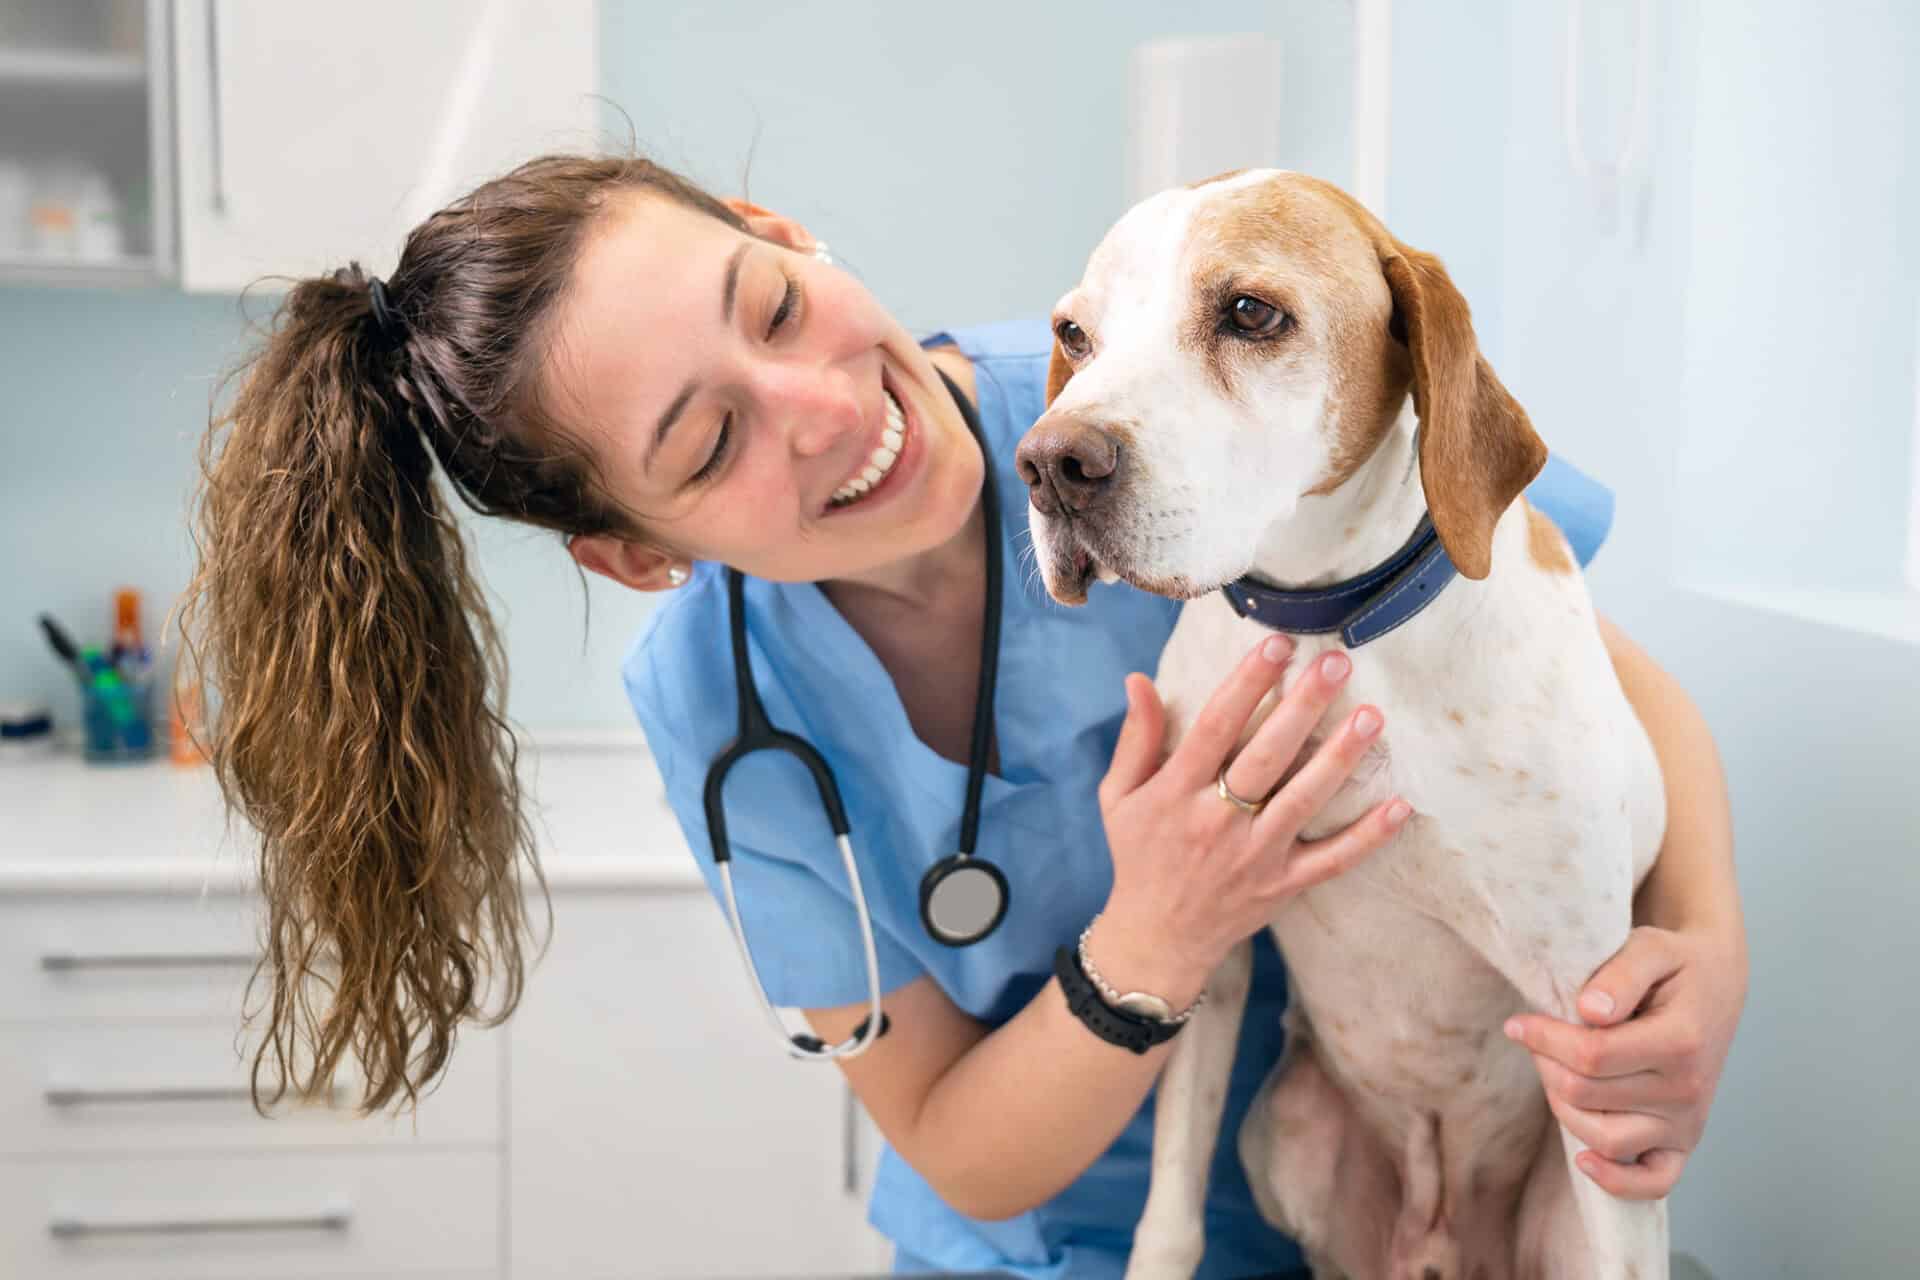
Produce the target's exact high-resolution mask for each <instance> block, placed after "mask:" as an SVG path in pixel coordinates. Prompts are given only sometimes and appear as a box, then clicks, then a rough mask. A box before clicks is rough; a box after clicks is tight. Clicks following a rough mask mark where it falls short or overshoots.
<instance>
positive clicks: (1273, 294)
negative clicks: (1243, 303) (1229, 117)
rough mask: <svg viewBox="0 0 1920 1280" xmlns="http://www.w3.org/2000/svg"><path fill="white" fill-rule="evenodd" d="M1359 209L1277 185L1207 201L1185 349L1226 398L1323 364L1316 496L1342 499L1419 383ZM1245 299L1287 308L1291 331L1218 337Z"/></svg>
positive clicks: (1295, 185)
mask: <svg viewBox="0 0 1920 1280" xmlns="http://www.w3.org/2000/svg"><path fill="white" fill-rule="evenodd" d="M1358 207H1359V206H1357V205H1351V206H1350V202H1348V201H1347V199H1346V197H1345V195H1344V193H1342V192H1340V191H1339V189H1338V188H1337V187H1333V186H1331V185H1329V184H1327V183H1324V182H1320V181H1319V180H1317V179H1313V178H1307V177H1305V176H1304V175H1300V174H1277V175H1275V176H1273V177H1272V178H1271V179H1269V180H1267V181H1263V182H1257V183H1250V184H1247V185H1246V186H1244V187H1243V188H1240V189H1238V190H1235V191H1232V192H1228V193H1223V194H1221V195H1219V196H1216V197H1213V198H1211V199H1208V200H1206V201H1204V202H1203V203H1202V205H1201V207H1200V208H1199V209H1198V210H1197V212H1196V214H1195V218H1194V222H1193V227H1192V231H1191V233H1190V235H1189V241H1188V249H1189V252H1190V253H1191V255H1192V260H1193V261H1194V262H1196V263H1197V264H1199V265H1198V266H1197V267H1196V268H1195V270H1194V280H1193V286H1192V287H1193V294H1192V299H1191V303H1190V314H1189V315H1188V317H1187V318H1186V320H1185V322H1184V323H1183V324H1182V326H1181V329H1182V339H1181V343H1182V345H1183V346H1184V347H1186V348H1187V349H1188V350H1190V351H1192V352H1193V353H1194V354H1195V355H1197V356H1199V357H1201V359H1202V360H1203V361H1204V362H1205V363H1206V365H1207V367H1208V371H1209V373H1210V375H1211V376H1212V377H1213V379H1214V381H1215V382H1216V383H1217V384H1218V385H1219V386H1220V387H1221V388H1222V389H1223V391H1224V392H1225V393H1226V394H1227V395H1229V396H1233V395H1234V388H1235V387H1236V386H1237V385H1238V383H1239V381H1240V377H1239V375H1240V374H1241V373H1242V372H1243V371H1245V370H1248V369H1252V368H1259V367H1262V366H1264V365H1266V364H1268V363H1269V362H1271V361H1275V360H1280V361H1286V360H1293V359H1299V358H1300V353H1307V354H1317V355H1318V356H1319V357H1320V358H1321V359H1323V360H1324V361H1325V367H1326V371H1327V386H1326V405H1327V408H1326V414H1327V418H1328V421H1329V422H1330V423H1331V424H1332V426H1333V431H1334V438H1333V439H1332V440H1330V441H1329V442H1328V445H1329V454H1330V460H1329V463H1328V466H1327V470H1326V473H1325V474H1324V475H1322V476H1320V477H1317V478H1316V479H1315V481H1314V483H1313V487H1312V488H1311V489H1310V490H1309V492H1311V493H1315V494H1324V493H1330V492H1332V491H1333V490H1335V489H1337V488H1339V487H1340V486H1341V485H1342V484H1344V483H1345V482H1346V480H1347V479H1348V478H1349V477H1350V476H1351V475H1352V474H1353V473H1354V471H1356V470H1357V469H1358V468H1359V467H1360V464H1361V463H1363V462H1365V461H1366V460H1367V459H1368V458H1369V457H1371V456H1372V455H1373V452H1374V450H1375V449H1376V448H1378V447H1379V444H1380V441H1381V440H1382V439H1384V438H1385V436H1386V434H1387V432H1388V430H1389V429H1390V428H1391V427H1392V426H1393V422H1394V419H1395V418H1396V417H1397V416H1398V415H1399V412H1400V409H1401V407H1402V406H1403V405H1404V404H1405V403H1406V398H1407V390H1408V387H1409V385H1410V380H1411V377H1412V362H1411V360H1410V359H1409V357H1408V354H1407V349H1406V347H1405V346H1404V345H1402V344H1401V343H1400V342H1398V341H1396V340H1395V339H1394V337H1393V335H1392V333H1391V332H1390V327H1391V320H1392V316H1393V297H1392V294H1391V292H1390V290H1389V289H1388V288H1387V283H1386V278H1385V276H1384V275H1382V273H1381V268H1380V255H1379V253H1378V251H1377V250H1376V249H1375V247H1374V240H1373V237H1372V235H1371V234H1370V233H1369V231H1368V230H1367V228H1365V227H1364V226H1363V225H1362V224H1361V223H1359V222H1358V221H1356V220H1355V218H1354V216H1353V214H1352V208H1358ZM1368 216H1369V217H1370V216H1371V215H1368ZM1237 293H1250V294H1253V295H1254V296H1256V297H1259V298H1260V299H1262V300H1263V301H1265V302H1267V303H1269V304H1271V305H1273V306H1276V307H1280V308H1281V309H1282V310H1284V311H1286V312H1287V313H1288V314H1289V315H1290V316H1292V317H1293V320H1294V324H1293V326H1292V328H1291V329H1290V330H1288V331H1286V332H1284V333H1282V334H1279V335H1276V336H1274V337H1271V338H1267V339H1263V340H1242V339H1240V338H1237V337H1233V336H1230V335H1228V334H1224V333H1222V332H1221V327H1220V313H1221V309H1222V308H1223V307H1224V305H1225V304H1226V302H1227V301H1228V300H1229V299H1230V298H1231V297H1232V296H1233V295H1235V294H1237Z"/></svg>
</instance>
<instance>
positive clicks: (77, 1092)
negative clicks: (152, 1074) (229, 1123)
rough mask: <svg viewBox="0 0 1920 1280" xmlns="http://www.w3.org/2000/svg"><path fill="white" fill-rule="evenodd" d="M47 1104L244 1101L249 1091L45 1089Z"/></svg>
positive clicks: (231, 1088) (189, 1087) (224, 1088)
mask: <svg viewBox="0 0 1920 1280" xmlns="http://www.w3.org/2000/svg"><path fill="white" fill-rule="evenodd" d="M45 1096H46V1099H47V1105H48V1106H50V1107H84V1106H87V1105H89V1104H91V1103H96V1102H245V1101H247V1100H248V1099H249V1098H251V1097H252V1096H253V1095H252V1093H251V1092H250V1091H249V1090H246V1089H243V1088H240V1087H239V1086H238V1085H207V1086H196V1085H169V1086H163V1087H158V1088H151V1089H48V1090H47V1091H46V1095H45Z"/></svg>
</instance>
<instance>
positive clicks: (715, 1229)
mask: <svg viewBox="0 0 1920 1280" xmlns="http://www.w3.org/2000/svg"><path fill="white" fill-rule="evenodd" d="M553 911H554V934H553V941H552V945H551V946H550V948H549V949H548V951H547V954H546V957H545V959H544V960H543V961H542V962H541V963H540V965H539V966H538V967H537V968H536V969H535V970H534V972H533V976H532V980H531V982H530V984H529V987H528V990H527V994H526V997H525V1000H524V1002H523V1003H522V1005H521V1007H520V1010H519V1012H518V1013H516V1014H515V1015H514V1017H513V1019H512V1021H511V1022H509V1023H508V1034H509V1052H510V1061H511V1065H510V1069H509V1075H510V1080H511V1084H510V1087H509V1112H508V1139H507V1142H508V1150H509V1152H510V1155H509V1159H508V1164H509V1168H510V1177H511V1185H510V1187H509V1191H508V1198H509V1213H510V1228H509V1237H510V1239H511V1242H512V1247H511V1260H510V1274H511V1275H512V1277H513V1280H544V1278H545V1277H556V1278H558V1277H566V1278H567V1280H576V1278H579V1277H591V1276H607V1277H612V1276H636V1275H643V1276H690V1275H708V1276H711V1275H729V1276H752V1275H767V1276H773V1275H778V1276H796V1275H824V1274H835V1273H838V1274H849V1273H860V1272H874V1271H880V1270H884V1269H885V1266H886V1262H887V1260H888V1259H889V1257H890V1256H891V1254H890V1250H889V1249H888V1248H887V1246H886V1245H885V1243H884V1242H883V1241H882V1240H881V1238H880V1237H879V1236H878V1234H877V1233H875V1232H874V1231H873V1230H872V1228H870V1227H868V1226H867V1225H866V1222H865V1217H866V1209H865V1201H866V1193H867V1189H868V1185H869V1184H868V1177H867V1166H869V1165H870V1163H871V1153H872V1151H873V1150H874V1140H873V1138H872V1135H871V1133H870V1132H863V1133H860V1134H859V1135H858V1138H857V1141H856V1144H855V1150H856V1153H857V1154H856V1163H857V1165H858V1169H859V1172H858V1174H857V1176H856V1177H855V1178H853V1179H852V1181H853V1182H854V1183H855V1184H856V1185H855V1186H854V1187H853V1189H852V1190H849V1189H848V1181H849V1178H848V1171H847V1164H848V1151H849V1147H848V1134H847V1111H846V1096H847V1095H846V1086H845V1083H844V1078H843V1077H842V1076H841V1074H840V1071H839V1069H838V1068H837V1067H833V1066H830V1065H826V1064H821V1063H811V1062H796V1061H794V1060H792V1059H790V1058H788V1057H787V1056H786V1055H785V1053H784V1052H782V1050H781V1047H780V1043H779V1041H778V1039H777V1038H776V1037H775V1036H774V1035H773V1033H772V1031H771V1030H770V1029H769V1028H768V1027H767V1025H766V1022H765V1019H764V1018H763V1016H762V1015H761V1013H760V1010H759V1008H758V1006H757V1005H756V1004H755V1002H754V997H753V994H752V992H751V990H750V989H749V987H748V984H747V980H746V977H745V975H744V973H743V972H742V971H741V968H740V962H739V958H738V956H737V954H736V953H735V951H734V949H733V943H732V939H731V937H730V936H729V935H728V933H727V930H726V926H725V924H724V921H723V919H722V918H721V916H720V914H719V913H718V912H717V911H716V910H715V908H714V905H713V903H712V901H711V900H710V899H709V898H708V897H707V896H706V895H705V894H704V893H701V892H698V891H695V892H691V893H686V892H682V893H651V894H643V893H572V894H569V893H565V892H559V893H556V894H555V897H554V902H553ZM861 1127H862V1128H864V1127H865V1120H864V1117H862V1118H861Z"/></svg>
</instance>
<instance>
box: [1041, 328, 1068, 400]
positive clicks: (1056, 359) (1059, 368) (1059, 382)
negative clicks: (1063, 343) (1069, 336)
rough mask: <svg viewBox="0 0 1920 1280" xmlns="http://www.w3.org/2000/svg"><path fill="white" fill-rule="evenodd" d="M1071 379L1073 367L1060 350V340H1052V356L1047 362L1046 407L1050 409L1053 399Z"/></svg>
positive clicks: (1065, 354) (1064, 353)
mask: <svg viewBox="0 0 1920 1280" xmlns="http://www.w3.org/2000/svg"><path fill="white" fill-rule="evenodd" d="M1071 377H1073V366H1072V365H1071V364H1069V363H1068V362H1067V353H1066V352H1064V351H1062V350H1061V349H1060V339H1058V338H1055V339H1054V340H1053V355H1052V356H1051V357H1050V358H1049V359H1048V360H1047V405H1048V407H1051V406H1052V404H1053V401H1054V397H1056V396H1058V395H1059V394H1060V388H1062V387H1064V386H1066V385H1067V380H1068V379H1069V378H1071Z"/></svg>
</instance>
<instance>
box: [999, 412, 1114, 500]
mask: <svg viewBox="0 0 1920 1280" xmlns="http://www.w3.org/2000/svg"><path fill="white" fill-rule="evenodd" d="M1013 459H1014V465H1015V466H1017V467H1018V468H1019V470H1020V478H1021V479H1022V480H1025V481H1026V482H1027V488H1028V490H1029V491H1030V492H1031V495H1032V499H1033V505H1034V507H1035V508H1036V509H1038V510H1039V512H1040V513H1041V514H1042V515H1046V516H1058V515H1062V514H1064V515H1068V516H1077V515H1081V514H1084V513H1086V512H1088V511H1091V510H1092V509H1094V508H1095V507H1097V506H1099V505H1100V504H1101V503H1102V502H1104V501H1105V500H1106V499H1107V497H1108V496H1109V495H1111V493H1112V492H1113V488H1114V480H1115V478H1116V477H1117V476H1118V474H1119V471H1120V442H1119V441H1117V440H1115V439H1114V438H1113V437H1112V436H1110V435H1108V434H1107V433H1106V432H1105V431H1102V430H1101V429H1100V428H1099V427H1096V426H1094V425H1093V424H1092V423H1090V422H1084V421H1081V420H1079V419H1075V418H1069V417H1063V418H1059V419H1057V420H1054V421H1051V422H1050V421H1048V420H1047V419H1046V418H1042V419H1041V420H1040V421H1039V422H1037V423H1035V424H1034V425H1033V428H1032V429H1031V430H1029V431H1028V432H1027V434H1026V436H1025V438H1024V439H1022V440H1021V441H1020V447H1019V448H1018V449H1016V450H1014V454H1013Z"/></svg>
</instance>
